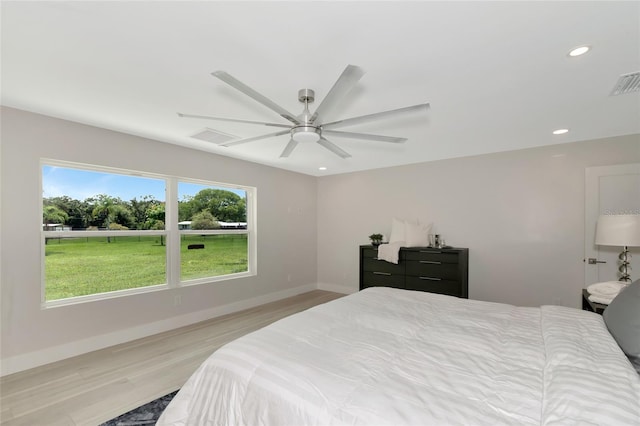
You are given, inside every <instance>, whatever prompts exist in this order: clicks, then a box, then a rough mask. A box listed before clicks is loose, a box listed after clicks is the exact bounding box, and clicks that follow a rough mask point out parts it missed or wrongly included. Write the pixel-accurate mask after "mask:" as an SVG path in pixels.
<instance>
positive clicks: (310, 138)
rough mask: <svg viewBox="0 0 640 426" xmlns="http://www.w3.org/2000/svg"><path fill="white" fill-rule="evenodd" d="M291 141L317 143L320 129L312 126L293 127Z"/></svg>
mask: <svg viewBox="0 0 640 426" xmlns="http://www.w3.org/2000/svg"><path fill="white" fill-rule="evenodd" d="M291 139H293V140H294V141H296V142H300V143H313V142H318V141H319V140H320V129H319V128H317V127H313V126H295V127H293V128H292V129H291Z"/></svg>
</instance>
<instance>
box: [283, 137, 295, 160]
mask: <svg viewBox="0 0 640 426" xmlns="http://www.w3.org/2000/svg"><path fill="white" fill-rule="evenodd" d="M296 146H298V142H296V141H294V140H293V138H291V140H290V141H289V143H288V144H287V146H285V147H284V151H282V154H280V158H285V157H288V156H289V154H291V151H293V150H294V148H295V147H296Z"/></svg>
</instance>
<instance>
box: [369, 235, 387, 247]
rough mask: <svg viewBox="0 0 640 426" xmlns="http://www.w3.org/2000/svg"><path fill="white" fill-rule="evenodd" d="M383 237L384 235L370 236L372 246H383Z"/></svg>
mask: <svg viewBox="0 0 640 426" xmlns="http://www.w3.org/2000/svg"><path fill="white" fill-rule="evenodd" d="M383 238H384V237H383V235H382V234H371V235H369V239H370V240H371V244H372V245H373V246H374V247H378V246H379V245H380V244H382V239H383Z"/></svg>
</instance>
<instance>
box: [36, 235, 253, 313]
mask: <svg viewBox="0 0 640 426" xmlns="http://www.w3.org/2000/svg"><path fill="white" fill-rule="evenodd" d="M182 238H183V239H182V241H181V244H180V245H181V247H180V256H181V279H182V280H183V281H186V280H191V279H196V278H205V277H211V276H219V275H226V274H233V273H236V272H244V271H247V269H248V261H247V237H246V235H207V236H201V235H185V236H183V237H182ZM189 244H204V248H203V249H198V250H189V249H188V248H187V246H188V245H189ZM166 280H167V278H166V246H164V245H161V243H160V237H157V236H156V237H150V236H149V237H147V236H144V237H137V236H132V237H111V238H110V242H107V238H106V237H88V238H87V237H85V238H63V239H50V240H49V241H48V243H47V244H46V246H45V300H47V301H49V300H57V299H65V298H69V297H75V296H84V295H88V294H96V293H106V292H110V291H115V290H124V289H130V288H138V287H146V286H151V285H157V284H164V283H165V282H166Z"/></svg>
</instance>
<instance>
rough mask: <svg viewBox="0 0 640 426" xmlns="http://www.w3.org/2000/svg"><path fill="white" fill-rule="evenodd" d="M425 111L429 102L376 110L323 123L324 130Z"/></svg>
mask: <svg viewBox="0 0 640 426" xmlns="http://www.w3.org/2000/svg"><path fill="white" fill-rule="evenodd" d="M422 109H424V110H425V111H426V110H428V109H429V104H428V103H427V104H418V105H413V106H409V107H404V108H398V109H392V110H390V111H382V112H376V113H375V114H369V115H361V116H359V117H352V118H345V119H344V120H338V121H332V122H331V123H326V124H323V125H322V130H324V129H332V128H334V127H342V126H352V125H354V124H361V123H366V122H368V121H373V120H379V119H381V118H390V117H393V116H395V115H401V114H406V113H408V112H413V111H420V110H422Z"/></svg>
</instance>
